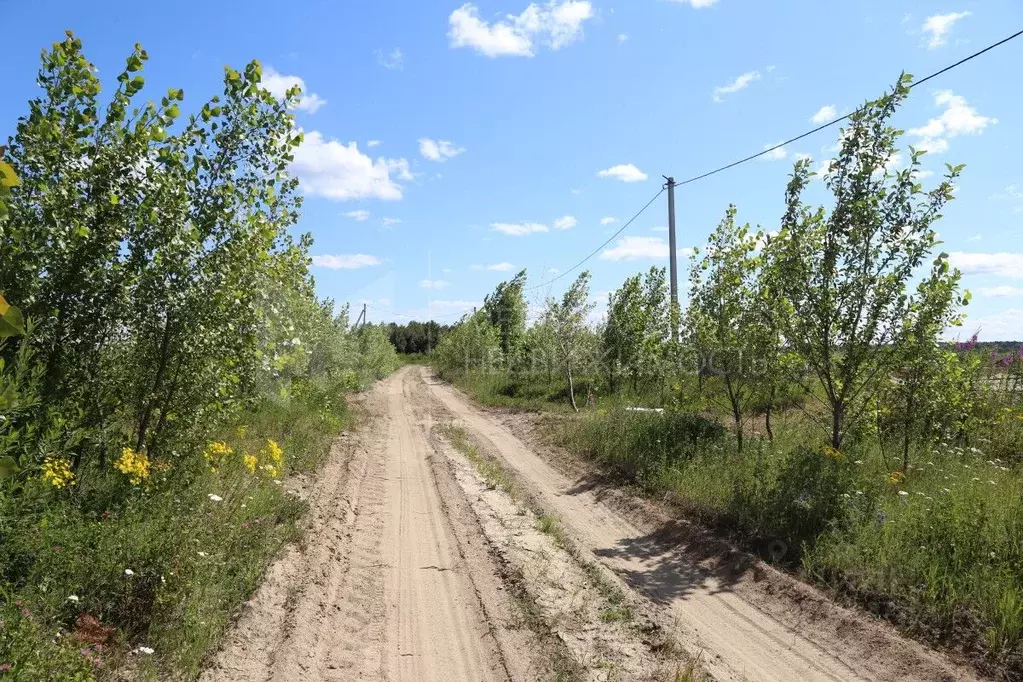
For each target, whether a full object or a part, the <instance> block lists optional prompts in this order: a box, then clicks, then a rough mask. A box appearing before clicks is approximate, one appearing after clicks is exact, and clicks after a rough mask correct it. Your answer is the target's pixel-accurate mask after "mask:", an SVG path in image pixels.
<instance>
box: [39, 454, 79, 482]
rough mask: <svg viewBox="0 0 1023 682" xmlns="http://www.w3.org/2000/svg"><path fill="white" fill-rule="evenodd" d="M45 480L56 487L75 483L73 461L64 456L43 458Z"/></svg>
mask: <svg viewBox="0 0 1023 682" xmlns="http://www.w3.org/2000/svg"><path fill="white" fill-rule="evenodd" d="M42 472H43V480H45V481H46V482H47V483H49V484H50V485H52V486H53V487H54V488H67V487H70V486H73V485H74V484H75V473H74V472H73V471H71V461H70V460H68V459H65V458H63V457H47V458H46V459H45V460H43V466H42Z"/></svg>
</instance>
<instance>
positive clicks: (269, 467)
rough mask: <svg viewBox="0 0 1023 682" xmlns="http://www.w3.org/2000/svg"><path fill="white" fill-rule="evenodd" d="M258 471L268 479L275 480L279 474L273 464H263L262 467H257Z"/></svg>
mask: <svg viewBox="0 0 1023 682" xmlns="http://www.w3.org/2000/svg"><path fill="white" fill-rule="evenodd" d="M259 469H260V471H262V472H263V473H265V474H266V475H267V476H269V477H270V478H277V477H278V476H279V475H280V473H281V472H280V471H278V470H277V467H275V466H274V465H273V464H264V465H263V466H261V467H259Z"/></svg>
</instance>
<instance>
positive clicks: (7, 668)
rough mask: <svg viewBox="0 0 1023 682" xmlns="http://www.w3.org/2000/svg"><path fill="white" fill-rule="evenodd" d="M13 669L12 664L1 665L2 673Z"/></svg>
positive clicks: (0, 670) (0, 671)
mask: <svg viewBox="0 0 1023 682" xmlns="http://www.w3.org/2000/svg"><path fill="white" fill-rule="evenodd" d="M13 667H14V666H13V665H11V664H10V663H0V673H5V672H7V671H8V670H10V669H11V668H13Z"/></svg>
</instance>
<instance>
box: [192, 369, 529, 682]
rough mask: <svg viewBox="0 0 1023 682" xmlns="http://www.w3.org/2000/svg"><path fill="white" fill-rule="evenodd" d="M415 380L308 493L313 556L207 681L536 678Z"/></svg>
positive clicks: (263, 601)
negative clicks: (528, 672)
mask: <svg viewBox="0 0 1023 682" xmlns="http://www.w3.org/2000/svg"><path fill="white" fill-rule="evenodd" d="M408 377H409V372H408V370H405V371H402V372H399V373H397V374H396V375H394V376H392V377H391V378H389V379H387V380H386V381H384V382H382V383H381V384H379V385H378V386H377V387H376V388H375V389H374V390H373V391H372V392H371V393H370V395H369V396H368V397H367V398H366V399H365V407H366V408H367V409H368V410H369V411H370V412H371V413H376V414H377V415H379V416H378V417H377V418H376V419H375V420H374V421H373V423H371V425H370V426H369V427H367V428H365V429H364V430H363V431H364V433H363V434H362V435H361V436H360V437H358V438H356V439H353V440H351V441H350V442H349V443H348V444H347V445H346V446H344V447H340V448H337V449H336V451H335V452H334V453H332V455H331V459H330V461H329V462H328V463H327V465H326V466H325V467H324V469H323V470H322V471H321V472H320V474H319V476H318V479H317V481H316V483H315V484H314V485H313V486H312V490H311V491H310V492H309V493H308V497H309V500H310V503H311V506H312V520H311V527H310V529H309V532H308V536H307V540H306V543H305V547H304V549H298V548H296V549H293V550H291V551H290V552H289V553H288V554H287V555H286V556H285V557H283V558H282V559H281V560H280V561H278V562H277V563H276V564H275V565H274V566H273V567H272V568H271V570H270V572H269V574H268V576H267V579H266V581H265V582H264V584H263V585H262V586H261V588H260V590H259V591H258V592H257V594H256V595H255V597H254V598H253V599H252V600H251V601H250V603H249V605H248V607H247V608H246V610H245V612H244V613H243V615H242V617H241V618H240V620H239V622H238V623H237V625H236V627H235V628H234V630H233V632H232V634H231V636H230V637H229V641H228V643H227V645H226V646H225V648H224V650H223V651H221V652H220V654H219V655H218V656H217V659H216V660H215V662H214V664H213V666H212V667H211V668H210V669H209V670H207V671H206V673H205V674H204V676H203V679H204V680H206V681H209V682H212V681H214V680H230V681H241V680H245V681H248V680H274V681H281V682H284V681H285V680H288V681H291V680H311V681H314V682H316V681H320V680H409V681H412V680H416V681H418V680H445V682H455V681H460V680H471V681H473V682H476V681H491V680H507V679H509V678H510V677H511V675H512V674H513V673H514V671H515V670H516V666H518V668H520V669H522V670H524V669H525V668H526V665H524V663H527V662H528V659H529V654H528V652H523V651H522V650H521V649H522V648H523V647H524V646H528V642H525V643H524V642H523V641H520V640H522V637H524V635H521V633H516V632H514V631H511V630H509V629H508V628H505V627H504V626H503V623H502V622H500V621H502V620H507V616H502V614H505V613H507V611H508V606H507V604H505V603H503V600H504V599H506V598H505V597H503V595H502V594H501V591H500V590H501V588H500V586H497V585H495V584H494V583H495V582H499V580H500V578H499V577H497V576H496V572H495V570H494V567H493V566H492V565H491V563H490V559H489V557H488V556H487V554H486V552H485V551H484V550H483V548H482V547H480V546H479V545H480V543H479V542H478V541H476V542H475V543H474V540H473V537H472V536H473V535H474V534H475V535H478V529H477V528H473V525H472V524H473V522H474V521H473V520H472V519H466V518H465V514H466V513H467V512H466V511H465V510H464V509H461V507H460V506H459V503H462V502H464V501H463V500H457V499H455V500H448V499H442V495H441V492H440V491H441V490H447V491H450V490H451V489H453V488H452V486H453V484H452V483H451V482H448V481H444V480H442V481H439V482H438V480H437V477H438V475H443V473H444V472H443V470H442V469H439V468H438V467H435V466H434V465H433V462H432V450H431V447H430V445H429V438H428V429H429V426H430V424H429V418H430V415H429V414H428V413H426V412H425V411H419V412H415V411H414V410H413V406H412V405H411V403H410V401H409V400H408V399H407V395H406V391H407V379H408ZM446 494H447V495H448V496H449V497H450V496H451V493H450V492H448V493H446ZM469 513H471V512H469ZM495 620H496V621H498V622H497V623H495V622H494V621H495ZM506 654H507V655H514V662H513V664H512V665H511V666H510V667H509V665H508V663H507V662H506V660H505V656H506ZM509 670H511V671H512V672H511V673H510V672H509ZM521 674H525V673H521ZM518 676H519V675H516V677H518Z"/></svg>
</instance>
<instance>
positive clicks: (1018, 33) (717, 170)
mask: <svg viewBox="0 0 1023 682" xmlns="http://www.w3.org/2000/svg"><path fill="white" fill-rule="evenodd" d="M1021 35H1023V31H1016V32H1015V33H1013V34H1012V35H1011V36H1009V37H1007V38H1003V39H1001V40H999V41H998V42H997V43H992V44H991V45H988V46H987V47H985V48H984V49H982V50H978V51H977V52H974V53H973V54H971V55H969V56H968V57H963V58H962V59H960V60H959V61H957V62H955V63H954V64H949V65H948V66H946V67H945V68H943V69H940V70H938V71H935V72H934V73H932V74H931V75H929V76H925V77H924V78H921V79H920V80H917V81H914V82H913V83H911V84H910V85H909V87H910V89H912V88H915V87H916V86H918V85H923V84H924V83H926V82H927V81H929V80H931V79H932V78H937V77H938V76H940V75H941V74H943V73H946V72H948V71H951V70H952V69H954V68H956V67H957V66H961V65H963V64H965V63H966V62H968V61H970V60H971V59H975V58H977V57H979V56H980V55H982V54H984V53H985V52H988V51H989V50H993V49H995V48H996V47H998V46H999V45H1004V44H1005V43H1007V42H1009V41H1010V40H1013V39H1014V38H1018V37H1019V36H1021ZM860 111H862V107H861V108H860V109H856V110H855V111H853V112H851V113H848V114H846V115H845V116H840V117H838V118H836V119H835V120H834V121H829V122H828V123H825V124H823V125H819V126H817V127H816V128H814V129H812V130H808V131H806V132H805V133H803V134H801V135H796V136H795V137H793V138H792V139H790V140H785V141H784V142H779V143H778V144H776V145H774V146H773V147H769V148H767V149H765V150H763V151H760V152H757V153H756V154H750V155H749V156H747V157H745V158H742V159H739V160H738V161H733V162H732V163H730V164H728V165H727V166H721V167H720V168H715V169H714V170H712V171H708V172H706V173H701V174H700V175H695V176H693V177H691V178H689V179H688V180H682V181H680V182H677V183H675V184H676V186H677V185H688V184H689V183H691V182H696V181H697V180H702V179H704V178H707V177H710V176H711V175H715V174H717V173H720V172H721V171H726V170H728V169H729V168H735V167H736V166H739V165H742V164H744V163H746V162H747V161H752V160H753V159H756V158H759V157H761V156H763V155H765V154H770V153H771V152H773V151H775V150H777V149H781V148H782V147H784V146H786V145H789V144H792V143H793V142H798V141H799V140H802V139H803V138H804V137H809V136H810V135H813V134H814V133H817V132H820V131H822V130H824V129H825V128H830V127H831V126H833V125H835V124H836V123H841V122H842V121H844V120H846V119H848V118H849V117H851V116H852V115H853V114H856V113H858V112H860Z"/></svg>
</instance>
